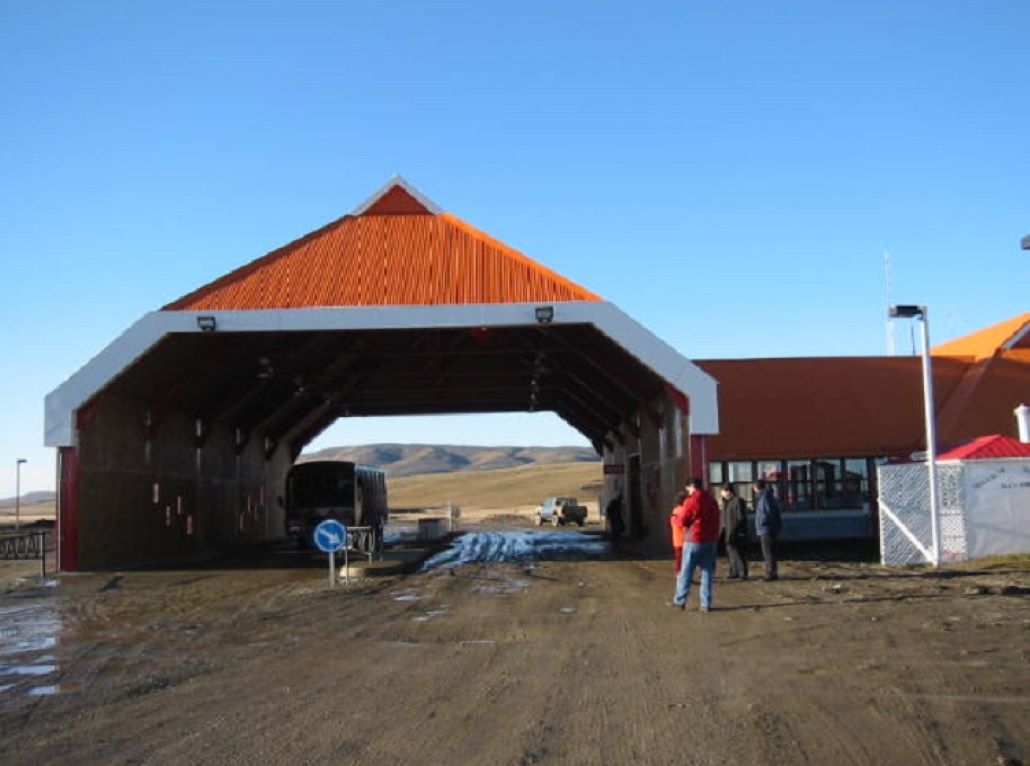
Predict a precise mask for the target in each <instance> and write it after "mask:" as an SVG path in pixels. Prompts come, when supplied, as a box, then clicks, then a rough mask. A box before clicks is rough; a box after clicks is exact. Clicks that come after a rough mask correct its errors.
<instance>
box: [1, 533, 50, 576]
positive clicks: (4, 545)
mask: <svg viewBox="0 0 1030 766" xmlns="http://www.w3.org/2000/svg"><path fill="white" fill-rule="evenodd" d="M50 534H51V533H50V532H47V531H45V530H44V531H40V530H33V531H31V532H14V533H8V534H0V559H3V560H7V561H32V560H33V559H39V574H40V577H46V556H47V538H48V537H49V536H50Z"/></svg>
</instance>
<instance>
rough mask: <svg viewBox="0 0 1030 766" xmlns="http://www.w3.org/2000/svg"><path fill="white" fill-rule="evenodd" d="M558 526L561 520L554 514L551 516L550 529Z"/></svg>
mask: <svg viewBox="0 0 1030 766" xmlns="http://www.w3.org/2000/svg"><path fill="white" fill-rule="evenodd" d="M559 524H561V519H559V518H558V515H557V514H555V515H554V516H552V517H551V526H552V527H556V526H558V525H559Z"/></svg>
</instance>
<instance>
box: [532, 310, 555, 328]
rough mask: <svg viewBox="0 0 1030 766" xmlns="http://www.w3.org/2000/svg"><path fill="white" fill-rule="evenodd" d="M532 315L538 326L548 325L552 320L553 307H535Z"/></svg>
mask: <svg viewBox="0 0 1030 766" xmlns="http://www.w3.org/2000/svg"><path fill="white" fill-rule="evenodd" d="M533 313H534V314H535V316H536V321H538V322H539V323H540V324H550V323H551V322H552V321H553V320H554V306H537V307H536V309H535V311H534V312H533Z"/></svg>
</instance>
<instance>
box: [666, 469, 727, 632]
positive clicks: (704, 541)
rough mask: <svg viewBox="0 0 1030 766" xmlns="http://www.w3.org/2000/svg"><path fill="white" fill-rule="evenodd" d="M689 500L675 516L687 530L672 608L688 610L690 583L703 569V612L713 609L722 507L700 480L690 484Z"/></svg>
mask: <svg viewBox="0 0 1030 766" xmlns="http://www.w3.org/2000/svg"><path fill="white" fill-rule="evenodd" d="M685 489H686V490H687V499H686V501H685V502H684V503H683V505H682V506H681V507H680V510H679V511H678V513H677V514H676V515H675V516H674V517H673V522H672V523H674V524H675V523H677V522H678V523H679V524H680V525H681V526H683V527H684V528H685V529H686V530H687V536H686V541H685V543H684V545H683V566H682V568H681V569H680V573H679V576H677V577H676V595H675V596H673V599H672V602H671V603H672V606H678V607H679V608H680V609H686V608H687V596H688V595H689V594H690V581H691V579H693V577H694V571H695V570H696V569H697V568H698V567H700V569H701V611H702V612H707V611H708V610H709V609H711V607H712V580H714V579H715V557H716V553H717V545H718V540H719V506H718V505H717V504H716V502H715V500H714V499H713V498H712V496H711V495H710V494H708V493H707V492H706V491H705V489H704V485H703V483H702V481H701V479H699V478H697V477H694V478H692V479H689V480H688V481H687V485H686V488H685Z"/></svg>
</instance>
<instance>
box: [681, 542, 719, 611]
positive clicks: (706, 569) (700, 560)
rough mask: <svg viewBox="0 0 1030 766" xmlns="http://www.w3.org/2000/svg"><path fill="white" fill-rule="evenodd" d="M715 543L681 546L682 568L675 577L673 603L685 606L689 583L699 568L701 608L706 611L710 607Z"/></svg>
mask: <svg viewBox="0 0 1030 766" xmlns="http://www.w3.org/2000/svg"><path fill="white" fill-rule="evenodd" d="M717 550H718V547H717V545H716V543H685V544H684V545H683V566H682V567H681V568H680V573H679V575H678V576H677V577H676V595H675V596H674V597H673V599H672V600H673V601H674V602H675V603H676V604H677V605H680V604H685V603H686V601H687V596H689V595H690V581H691V580H692V579H693V578H694V570H696V569H697V568H698V567H700V568H701V607H702V608H704V609H708V608H709V607H711V605H712V580H713V579H714V577H715V556H716V553H717Z"/></svg>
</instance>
